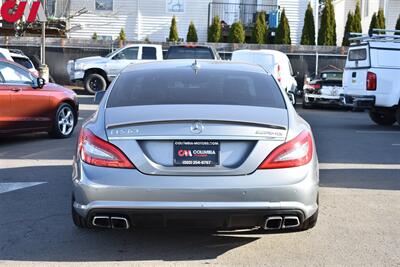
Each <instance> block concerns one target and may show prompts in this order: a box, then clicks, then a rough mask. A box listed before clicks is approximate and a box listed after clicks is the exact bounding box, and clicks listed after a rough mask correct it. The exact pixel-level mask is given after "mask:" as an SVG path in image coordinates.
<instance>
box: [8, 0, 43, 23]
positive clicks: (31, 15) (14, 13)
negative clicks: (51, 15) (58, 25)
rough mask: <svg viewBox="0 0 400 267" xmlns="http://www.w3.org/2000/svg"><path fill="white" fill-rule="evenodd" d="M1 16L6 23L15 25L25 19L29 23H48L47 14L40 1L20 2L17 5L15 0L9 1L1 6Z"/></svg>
mask: <svg viewBox="0 0 400 267" xmlns="http://www.w3.org/2000/svg"><path fill="white" fill-rule="evenodd" d="M1 16H2V18H3V20H4V21H6V22H9V23H15V22H17V21H18V20H20V19H25V21H26V22H28V23H32V22H35V21H40V22H44V21H47V18H46V13H45V12H44V9H43V6H42V3H41V2H40V1H33V2H31V3H28V2H27V1H19V2H18V3H17V1H15V0H7V1H5V2H4V3H3V5H2V6H1Z"/></svg>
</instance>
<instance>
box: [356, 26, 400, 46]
mask: <svg viewBox="0 0 400 267" xmlns="http://www.w3.org/2000/svg"><path fill="white" fill-rule="evenodd" d="M388 33H391V34H388ZM349 41H351V42H353V43H352V44H359V43H365V42H374V41H376V42H400V30H385V29H373V30H372V32H370V33H369V34H362V33H359V32H351V33H350V38H349Z"/></svg>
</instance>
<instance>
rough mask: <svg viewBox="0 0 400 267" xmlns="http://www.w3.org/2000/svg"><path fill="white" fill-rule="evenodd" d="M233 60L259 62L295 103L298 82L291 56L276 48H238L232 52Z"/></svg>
mask: <svg viewBox="0 0 400 267" xmlns="http://www.w3.org/2000/svg"><path fill="white" fill-rule="evenodd" d="M232 61H236V62H247V63H253V64H258V65H260V66H262V67H263V68H264V69H266V70H267V71H268V72H270V73H271V74H272V75H273V76H274V77H275V79H276V81H277V82H278V83H279V85H280V86H281V88H282V89H283V90H285V91H286V92H287V93H288V95H289V96H291V99H292V102H293V104H295V103H296V102H295V99H296V98H295V93H296V91H297V82H296V79H295V78H294V75H293V69H292V65H291V64H290V60H289V58H288V57H287V56H286V55H285V54H284V53H282V52H279V51H276V50H267V49H262V50H237V51H234V52H233V53H232Z"/></svg>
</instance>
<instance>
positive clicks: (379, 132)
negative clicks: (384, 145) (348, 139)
mask: <svg viewBox="0 0 400 267" xmlns="http://www.w3.org/2000/svg"><path fill="white" fill-rule="evenodd" d="M356 133H359V134H400V131H374V130H366V131H356Z"/></svg>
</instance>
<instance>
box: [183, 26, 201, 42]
mask: <svg viewBox="0 0 400 267" xmlns="http://www.w3.org/2000/svg"><path fill="white" fill-rule="evenodd" d="M198 39H199V38H198V37H197V31H196V27H195V26H194V24H193V22H192V21H191V22H190V24H189V29H188V33H187V36H186V42H193V43H197V41H198Z"/></svg>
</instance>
